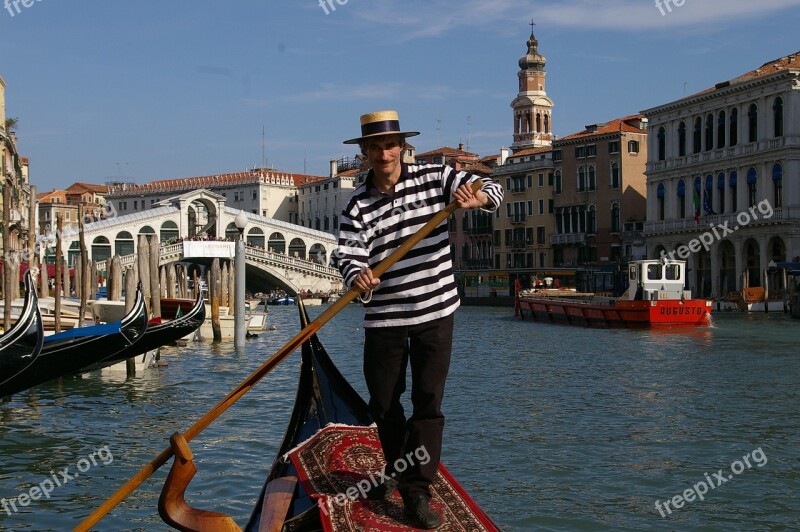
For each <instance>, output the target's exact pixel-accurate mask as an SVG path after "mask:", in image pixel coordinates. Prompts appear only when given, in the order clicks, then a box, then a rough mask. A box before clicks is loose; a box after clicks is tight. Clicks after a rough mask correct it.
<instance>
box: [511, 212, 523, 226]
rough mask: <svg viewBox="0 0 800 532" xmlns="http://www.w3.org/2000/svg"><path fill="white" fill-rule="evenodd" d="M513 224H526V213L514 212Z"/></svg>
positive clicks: (512, 216)
mask: <svg viewBox="0 0 800 532" xmlns="http://www.w3.org/2000/svg"><path fill="white" fill-rule="evenodd" d="M509 219H510V220H511V223H512V224H524V223H525V215H524V214H512V215H511V218H509Z"/></svg>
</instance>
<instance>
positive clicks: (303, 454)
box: [289, 425, 499, 532]
mask: <svg viewBox="0 0 800 532" xmlns="http://www.w3.org/2000/svg"><path fill="white" fill-rule="evenodd" d="M289 456H290V458H291V460H292V463H293V464H294V466H295V468H296V469H297V473H298V477H299V479H300V482H301V483H302V485H303V488H304V489H305V491H306V492H307V493H308V494H309V495H310V496H311V497H312V498H314V499H316V500H317V505H318V507H319V511H320V518H321V521H322V526H323V529H324V530H325V531H327V532H340V531H350V530H357V531H365V532H366V531H369V532H372V531H375V532H386V531H401V530H416V529H415V528H414V527H413V525H412V524H411V521H410V520H409V519H408V518H407V517H406V516H405V513H404V511H403V500H402V499H401V498H400V494H399V493H397V492H396V491H395V493H394V494H392V497H391V499H390V500H388V501H372V500H369V499H367V498H366V496H365V495H366V491H368V490H369V487H371V486H373V485H374V484H376V483H377V482H379V481H380V471H381V470H382V469H383V465H384V461H383V453H382V452H381V448H380V441H379V440H378V432H377V429H376V428H375V427H374V426H373V427H352V426H346V425H328V426H327V427H325V428H324V429H322V430H321V431H319V432H318V433H317V434H315V435H314V436H313V437H312V438H310V439H309V440H308V441H306V442H304V443H303V444H301V445H300V446H298V447H297V448H295V449H293V450H292V451H291V452H290V453H289ZM422 458H424V456H423V457H422ZM410 459H414V458H410ZM431 491H432V492H433V499H432V500H431V506H432V507H433V508H434V509H435V510H436V511H437V512H438V513H439V515H440V516H441V517H442V525H441V526H440V527H439V528H438V529H437V530H439V531H447V532H450V531H453V532H455V531H463V532H475V531H495V530H499V529H498V528H497V527H496V526H495V525H494V524H493V523H492V521H491V520H490V519H489V517H488V516H487V515H486V514H485V513H484V512H483V510H481V509H480V508H479V507H478V505H477V504H475V501H473V500H472V498H471V497H470V496H469V495H468V494H467V493H466V492H465V491H464V489H463V488H462V487H461V486H460V485H459V484H458V482H456V480H455V479H454V478H453V477H452V476H451V475H450V473H449V472H448V471H447V469H445V467H444V466H443V465H442V464H439V472H438V474H437V475H436V481H435V482H434V484H433V486H431Z"/></svg>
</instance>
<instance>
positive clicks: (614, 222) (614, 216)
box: [611, 201, 620, 233]
mask: <svg viewBox="0 0 800 532" xmlns="http://www.w3.org/2000/svg"><path fill="white" fill-rule="evenodd" d="M619 228H620V223H619V203H618V202H616V201H615V202H614V203H612V204H611V232H612V233H619Z"/></svg>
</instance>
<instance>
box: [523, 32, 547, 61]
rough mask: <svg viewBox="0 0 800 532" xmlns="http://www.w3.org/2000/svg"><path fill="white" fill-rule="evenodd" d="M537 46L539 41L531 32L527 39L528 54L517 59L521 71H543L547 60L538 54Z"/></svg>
mask: <svg viewBox="0 0 800 532" xmlns="http://www.w3.org/2000/svg"><path fill="white" fill-rule="evenodd" d="M538 46H539V41H538V40H537V39H536V36H535V35H534V34H533V32H531V38H530V39H528V53H527V54H525V55H523V56H522V57H520V58H519V68H521V69H522V70H544V65H545V64H546V63H547V59H545V57H544V56H543V55H542V54H540V53H539V50H537V47H538Z"/></svg>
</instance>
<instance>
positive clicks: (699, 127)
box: [692, 116, 703, 153]
mask: <svg viewBox="0 0 800 532" xmlns="http://www.w3.org/2000/svg"><path fill="white" fill-rule="evenodd" d="M692 135H693V136H692V153H700V152H701V151H702V149H703V148H702V140H703V119H702V118H700V117H699V116H698V117H697V118H696V119H695V121H694V133H693V134H692Z"/></svg>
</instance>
